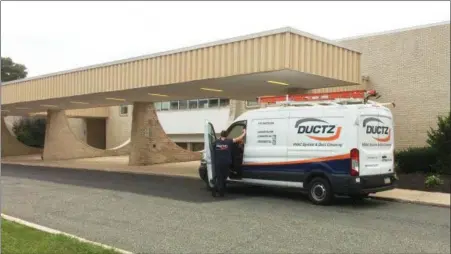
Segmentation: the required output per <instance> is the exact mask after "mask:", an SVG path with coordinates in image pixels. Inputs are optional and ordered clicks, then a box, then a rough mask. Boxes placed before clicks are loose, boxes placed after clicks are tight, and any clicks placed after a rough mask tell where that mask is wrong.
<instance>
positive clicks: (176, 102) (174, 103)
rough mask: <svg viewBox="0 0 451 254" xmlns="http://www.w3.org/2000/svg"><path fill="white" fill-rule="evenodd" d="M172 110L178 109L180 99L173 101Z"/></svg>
mask: <svg viewBox="0 0 451 254" xmlns="http://www.w3.org/2000/svg"><path fill="white" fill-rule="evenodd" d="M170 105H171V108H170V109H171V110H178V109H179V101H171V104H170Z"/></svg>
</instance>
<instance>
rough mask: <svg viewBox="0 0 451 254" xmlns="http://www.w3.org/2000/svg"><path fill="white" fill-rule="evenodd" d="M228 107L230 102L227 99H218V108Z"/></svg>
mask: <svg viewBox="0 0 451 254" xmlns="http://www.w3.org/2000/svg"><path fill="white" fill-rule="evenodd" d="M229 105H230V100H229V99H220V100H219V106H220V107H227V106H229Z"/></svg>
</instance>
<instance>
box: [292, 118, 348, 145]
mask: <svg viewBox="0 0 451 254" xmlns="http://www.w3.org/2000/svg"><path fill="white" fill-rule="evenodd" d="M294 127H295V128H297V129H298V134H306V136H307V137H309V138H310V139H313V140H317V141H334V140H337V139H338V138H340V134H341V129H342V127H341V126H337V125H335V124H330V123H328V122H326V121H324V120H321V119H317V118H304V119H300V120H298V121H297V122H296V124H295V125H294Z"/></svg>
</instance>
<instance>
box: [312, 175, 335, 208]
mask: <svg viewBox="0 0 451 254" xmlns="http://www.w3.org/2000/svg"><path fill="white" fill-rule="evenodd" d="M307 190H308V197H309V199H310V201H311V202H312V203H313V204H315V205H330V204H331V203H332V200H333V197H334V194H333V192H332V188H331V186H330V184H329V181H327V179H324V178H322V177H316V178H314V179H313V180H312V181H310V182H309V184H308V189H307Z"/></svg>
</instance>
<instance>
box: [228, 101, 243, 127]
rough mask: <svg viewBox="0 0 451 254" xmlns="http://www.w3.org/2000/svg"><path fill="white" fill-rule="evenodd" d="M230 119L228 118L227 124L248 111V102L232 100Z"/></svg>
mask: <svg viewBox="0 0 451 254" xmlns="http://www.w3.org/2000/svg"><path fill="white" fill-rule="evenodd" d="M229 107H230V109H229V119H228V120H227V126H229V125H230V124H232V123H233V121H235V119H236V118H237V117H239V116H240V115H241V114H243V113H244V112H245V111H246V102H245V101H237V100H230V106H229Z"/></svg>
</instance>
